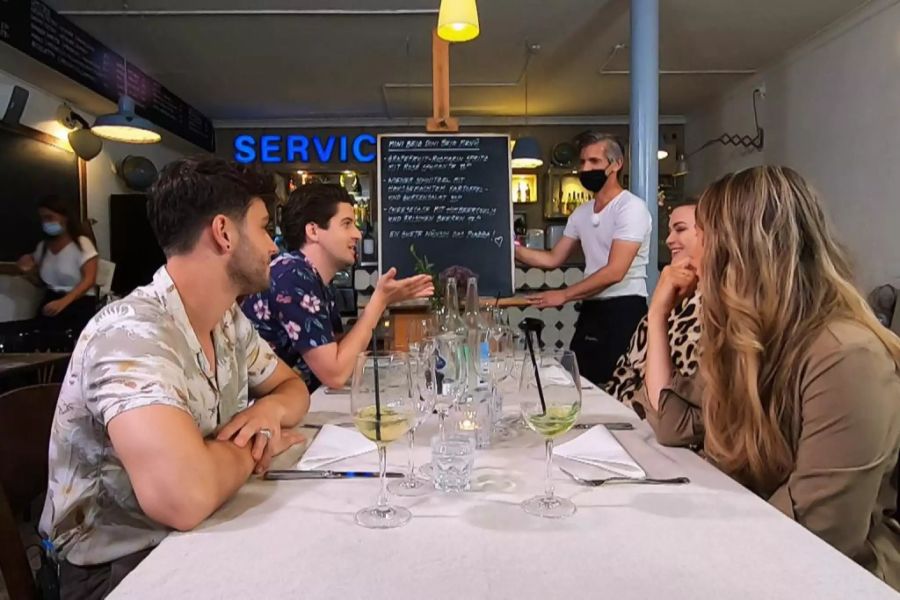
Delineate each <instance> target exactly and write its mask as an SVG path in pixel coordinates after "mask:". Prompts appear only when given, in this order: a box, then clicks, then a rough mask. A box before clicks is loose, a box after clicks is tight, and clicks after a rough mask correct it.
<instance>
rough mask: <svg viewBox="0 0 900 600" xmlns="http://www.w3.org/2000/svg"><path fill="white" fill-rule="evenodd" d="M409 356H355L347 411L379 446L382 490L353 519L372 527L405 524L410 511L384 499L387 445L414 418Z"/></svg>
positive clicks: (407, 427)
mask: <svg viewBox="0 0 900 600" xmlns="http://www.w3.org/2000/svg"><path fill="white" fill-rule="evenodd" d="M409 368H410V366H409V355H408V354H406V353H405V352H363V353H361V354H360V355H359V356H358V357H357V359H356V365H355V367H354V369H353V379H352V383H351V387H350V411H351V413H352V414H353V423H354V425H356V428H357V429H358V430H359V432H360V433H362V434H363V435H364V436H366V437H367V438H368V439H370V440H372V441H373V442H375V444H376V445H377V446H378V468H379V473H380V485H381V491H380V492H379V494H378V500H377V501H376V503H375V505H374V506H370V507H368V508H364V509H362V510H360V511H359V512H357V513H356V522H357V523H358V524H359V525H362V526H363V527H369V528H371V529H387V528H391V527H399V526H401V525H404V524H406V523H407V522H408V521H409V520H410V518H411V517H412V514H411V513H410V512H409V511H408V510H407V509H405V508H403V507H400V506H396V507H395V506H391V505H390V504H388V500H387V483H386V478H385V472H386V470H387V444H389V443H391V442H393V441H394V440H397V439H399V438H400V437H401V436H403V434H404V433H406V432H407V431H409V428H410V427H411V426H412V423H413V422H414V421H415V418H416V407H415V403H414V401H413V397H412V395H411V393H410V370H409Z"/></svg>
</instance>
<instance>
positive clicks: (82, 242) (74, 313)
mask: <svg viewBox="0 0 900 600" xmlns="http://www.w3.org/2000/svg"><path fill="white" fill-rule="evenodd" d="M38 215H39V216H40V218H41V228H42V229H43V232H44V240H43V241H41V242H39V243H38V245H37V248H35V251H34V253H32V254H26V255H25V256H23V257H21V258H20V259H19V260H18V263H17V264H18V265H19V268H20V269H21V270H22V272H23V273H25V274H35V275H37V277H39V278H40V281H41V283H42V284H43V285H44V286H45V287H46V288H47V292H46V295H45V297H44V300H43V302H42V305H41V308H40V311H39V312H38V316H37V319H36V321H35V327H36V328H37V329H41V330H54V331H60V332H61V331H65V330H69V329H71V330H73V332H74V333H75V335H77V334H78V333H79V332H80V331H81V330H82V329H83V328H84V326H85V325H86V324H87V322H88V321H89V320H90V318H91V317H92V316H93V315H94V312H95V311H96V308H97V297H96V288H95V286H96V284H97V249H96V248H94V244H93V243H91V240H90V239H89V238H88V237H87V236H84V235H82V234H81V229H80V227H79V222H78V220H77V219H76V218H75V217H74V216H73V215H72V211H71V209H70V207H69V205H68V204H67V203H66V202H65V201H64V200H62V199H61V198H59V197H57V196H48V197H46V198H44V199H43V200H41V202H40V204H38Z"/></svg>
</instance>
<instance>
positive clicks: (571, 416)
mask: <svg viewBox="0 0 900 600" xmlns="http://www.w3.org/2000/svg"><path fill="white" fill-rule="evenodd" d="M535 345H536V344H535ZM524 358H525V361H524V363H523V365H522V378H521V380H520V386H519V392H520V407H521V410H522V417H523V418H524V420H525V424H526V425H527V426H528V428H529V429H531V430H533V431H535V432H537V433H539V434H540V435H542V436H543V437H544V440H545V441H544V444H545V447H546V453H547V474H546V484H545V487H544V494H543V495H541V496H535V497H534V498H530V499H528V500H526V501H525V502H523V503H522V509H523V510H525V512H527V513H528V514H531V515H536V516H539V517H547V518H556V519H558V518H562V517H569V516H572V515H573V514H575V510H576V509H575V504H573V503H572V501H571V500H568V499H567V498H560V497H559V496H556V495H554V493H553V478H552V469H553V439H554V438H556V437H558V436H560V435H562V434H564V433H566V432H567V431H569V430H570V429H572V427H573V426H574V425H575V421H577V420H578V415H579V414H580V413H581V378H580V376H579V374H578V361H577V360H576V359H575V353H574V352H572V351H571V350H556V351H546V352H537V351H535V353H534V354H531V353H530V352H526V353H525V357H524ZM532 359H533V360H532Z"/></svg>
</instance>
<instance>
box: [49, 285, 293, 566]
mask: <svg viewBox="0 0 900 600" xmlns="http://www.w3.org/2000/svg"><path fill="white" fill-rule="evenodd" d="M213 345H214V347H215V353H216V365H215V367H216V368H215V369H213V368H212V366H211V365H210V364H209V363H208V361H207V359H206V355H205V354H204V353H203V350H202V349H201V347H200V341H199V340H198V339H197V336H196V334H195V333H194V330H193V329H192V328H191V325H190V323H189V321H188V318H187V314H186V313H185V310H184V305H183V304H182V302H181V296H179V294H178V290H177V289H176V288H175V284H174V283H173V282H172V279H171V278H170V277H169V274H168V272H167V271H166V269H165V267H162V268H160V269H159V270H158V271H157V272H156V274H155V275H154V277H153V281H152V283H150V284H149V285H147V286H145V287H141V288H138V289H136V290H135V291H134V292H132V293H131V294H129V295H128V296H127V297H126V298H124V299H122V300H120V301H118V302H115V303H113V304H110V305H109V306H107V307H106V308H104V309H103V310H101V311H100V312H99V313H98V314H97V315H96V316H94V318H93V319H91V321H90V322H89V323H88V325H87V327H85V329H84V331H83V332H82V334H81V337H80V338H79V340H78V343H77V345H76V346H75V350H74V352H73V354H72V358H71V362H70V363H69V369H68V371H67V372H66V376H65V379H64V380H63V384H62V389H61V391H60V395H59V400H58V401H57V405H56V414H55V416H54V419H53V427H52V429H51V432H50V450H49V463H48V467H49V482H48V486H47V499H46V501H45V503H44V511H43V514H42V515H41V523H40V530H41V534H42V535H43V536H44V537H45V538H48V539H49V540H50V541H51V542H52V543H53V545H54V546H55V547H56V550H57V552H58V553H59V554H60V557H61V558H63V559H65V560H67V561H69V562H70V563H72V564H76V565H96V564H100V563H105V562H109V561H111V560H115V559H118V558H122V557H123V556H126V555H128V554H131V553H134V552H138V551H140V550H144V549H146V548H152V547H153V546H156V545H157V544H159V542H160V541H162V539H163V538H164V537H165V536H166V535H167V534H168V531H169V530H168V529H167V528H166V527H165V526H163V525H161V524H159V523H157V522H155V521H153V520H151V519H150V518H149V517H148V516H146V515H145V514H144V513H143V511H142V510H141V508H140V505H139V504H138V501H137V497H136V496H135V493H134V489H133V488H132V486H131V480H130V479H129V478H128V473H127V472H126V471H125V469H124V467H123V466H122V463H121V461H120V460H119V457H118V456H117V454H116V451H115V448H113V446H112V443H111V442H110V439H109V434H108V432H107V426H108V424H109V422H110V421H111V420H112V419H114V418H116V416H118V415H120V414H122V413H124V412H126V411H130V410H134V409H137V408H141V407H145V406H151V405H166V406H173V407H175V408H178V409H181V410H183V411H184V412H186V413H187V414H189V415H190V416H191V418H193V420H194V422H195V423H196V424H197V428H198V429H199V430H200V432H201V434H202V435H203V436H204V437H206V436H208V435H211V434H212V433H214V432H215V430H216V428H217V427H218V426H219V425H220V424H224V423H226V422H227V421H229V420H230V419H231V417H233V416H234V415H235V414H236V413H238V412H239V411H241V410H243V409H245V408H246V407H247V405H248V401H249V398H248V394H249V389H250V388H253V387H256V386H258V385H260V384H262V383H263V382H264V381H265V380H266V379H268V378H269V377H270V376H271V375H272V373H273V372H274V371H275V368H276V366H277V365H278V359H277V358H276V357H275V355H274V353H273V352H272V350H271V349H270V348H269V346H268V344H266V343H265V342H264V341H263V340H262V339H260V337H259V335H258V334H257V333H256V331H255V330H254V328H253V326H252V325H251V324H250V323H249V322H248V321H247V319H246V318H245V317H244V315H243V313H241V311H240V309H239V308H238V306H237V304H235V305H233V306H232V308H231V309H230V310H229V311H228V312H226V313H225V316H224V317H223V318H222V321H221V322H220V323H219V325H218V326H217V327H216V329H215V330H214V331H213Z"/></svg>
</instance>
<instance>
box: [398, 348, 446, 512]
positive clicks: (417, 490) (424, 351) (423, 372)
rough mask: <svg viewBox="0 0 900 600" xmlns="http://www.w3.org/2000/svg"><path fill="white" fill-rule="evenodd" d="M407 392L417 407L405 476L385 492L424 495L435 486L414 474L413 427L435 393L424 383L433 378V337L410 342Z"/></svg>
mask: <svg viewBox="0 0 900 600" xmlns="http://www.w3.org/2000/svg"><path fill="white" fill-rule="evenodd" d="M409 371H410V394H411V395H412V400H413V403H414V405H415V407H416V414H415V419H414V420H413V422H412V424H411V426H410V428H409V432H408V433H407V438H408V441H409V458H408V468H407V472H406V476H405V477H403V479H395V480H394V481H391V482H390V483H389V484H388V491H390V492H391V493H392V494H395V495H397V496H423V495H425V494H428V493H430V492H431V491H432V490H433V489H434V487H433V486H432V485H431V481H429V480H428V479H424V478H422V477H417V476H416V462H415V447H416V429H417V428H418V427H419V425H421V424H422V423H423V422H424V421H425V419H427V418H428V416H429V415H431V412H432V410H434V396H433V395H431V394H429V393H428V389H427V383H428V382H429V381H432V380H433V379H434V376H435V373H434V338H422V339H420V340H419V341H417V342H416V343H415V345H413V344H410V355H409Z"/></svg>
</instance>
